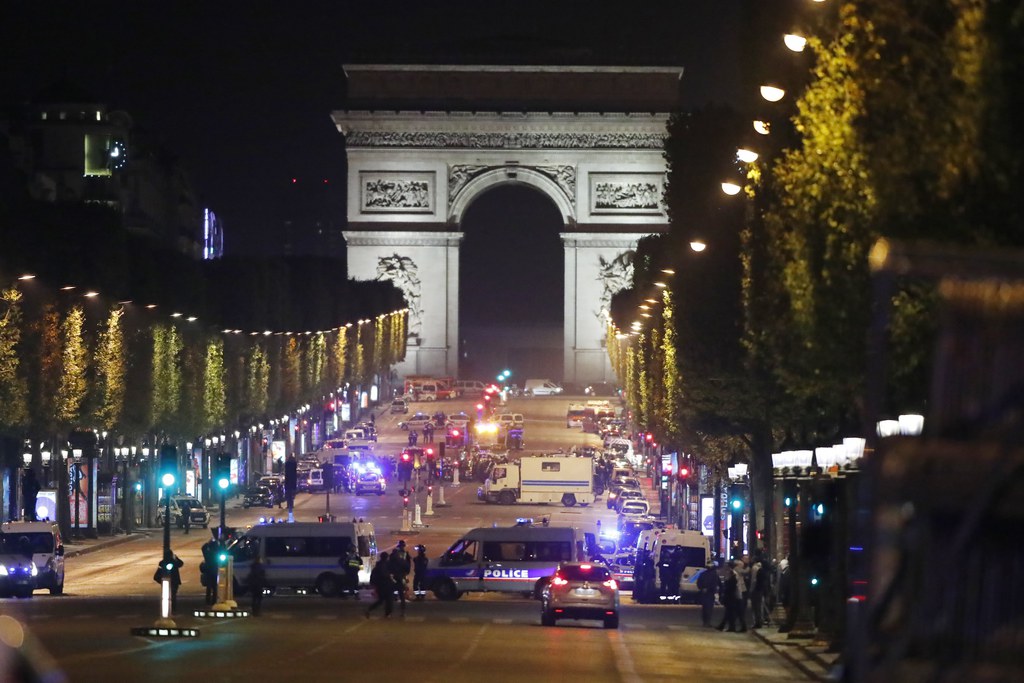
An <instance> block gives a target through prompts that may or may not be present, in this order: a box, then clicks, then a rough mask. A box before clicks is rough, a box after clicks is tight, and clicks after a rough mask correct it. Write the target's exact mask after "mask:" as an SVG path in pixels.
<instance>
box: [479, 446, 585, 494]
mask: <svg viewBox="0 0 1024 683" xmlns="http://www.w3.org/2000/svg"><path fill="white" fill-rule="evenodd" d="M593 473H594V460H593V458H587V457H576V456H570V455H537V456H529V457H522V458H519V459H518V460H515V461H512V462H507V463H496V464H495V465H494V466H493V467H492V468H491V471H490V474H489V475H488V477H487V479H486V480H485V481H484V485H483V487H481V489H480V491H479V492H478V497H479V498H480V499H481V500H485V501H487V502H497V503H501V504H503V505H511V504H513V503H517V502H518V503H561V504H562V505H564V506H566V507H572V506H573V505H576V504H577V503H579V504H581V505H590V504H591V503H593V502H594V476H593Z"/></svg>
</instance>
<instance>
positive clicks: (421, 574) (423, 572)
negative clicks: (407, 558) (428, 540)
mask: <svg viewBox="0 0 1024 683" xmlns="http://www.w3.org/2000/svg"><path fill="white" fill-rule="evenodd" d="M412 571H413V574H412V592H413V594H414V595H415V596H416V600H424V599H426V597H427V548H426V546H423V545H418V546H416V557H414V558H412Z"/></svg>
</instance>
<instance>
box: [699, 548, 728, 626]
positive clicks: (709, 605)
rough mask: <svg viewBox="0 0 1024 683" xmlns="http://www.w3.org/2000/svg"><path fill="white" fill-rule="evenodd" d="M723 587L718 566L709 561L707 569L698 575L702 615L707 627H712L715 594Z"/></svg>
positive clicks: (702, 621)
mask: <svg viewBox="0 0 1024 683" xmlns="http://www.w3.org/2000/svg"><path fill="white" fill-rule="evenodd" d="M721 587H722V581H721V579H720V578H719V576H718V566H717V565H716V564H715V563H714V562H708V566H707V569H705V570H704V571H702V572H701V573H700V576H698V577H697V590H698V591H699V592H700V617H701V623H703V624H704V626H705V627H707V628H711V616H712V613H713V612H714V609H715V596H716V595H718V592H719V590H720V589H721Z"/></svg>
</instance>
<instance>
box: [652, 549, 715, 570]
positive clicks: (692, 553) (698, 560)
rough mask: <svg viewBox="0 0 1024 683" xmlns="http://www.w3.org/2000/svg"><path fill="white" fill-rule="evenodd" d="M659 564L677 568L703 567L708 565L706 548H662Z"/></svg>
mask: <svg viewBox="0 0 1024 683" xmlns="http://www.w3.org/2000/svg"><path fill="white" fill-rule="evenodd" d="M658 563H659V564H672V565H675V566H677V567H703V566H704V565H705V564H707V559H706V558H705V557H704V548H695V547H693V546H682V545H666V546H662V547H661V557H660V558H658Z"/></svg>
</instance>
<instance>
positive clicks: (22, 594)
mask: <svg viewBox="0 0 1024 683" xmlns="http://www.w3.org/2000/svg"><path fill="white" fill-rule="evenodd" d="M14 597H16V598H31V597H32V589H31V588H19V589H18V590H17V591H16V592H15V593H14Z"/></svg>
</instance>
